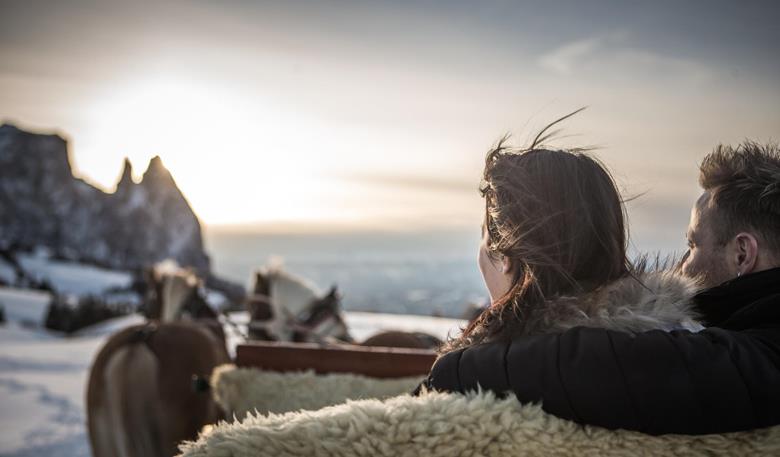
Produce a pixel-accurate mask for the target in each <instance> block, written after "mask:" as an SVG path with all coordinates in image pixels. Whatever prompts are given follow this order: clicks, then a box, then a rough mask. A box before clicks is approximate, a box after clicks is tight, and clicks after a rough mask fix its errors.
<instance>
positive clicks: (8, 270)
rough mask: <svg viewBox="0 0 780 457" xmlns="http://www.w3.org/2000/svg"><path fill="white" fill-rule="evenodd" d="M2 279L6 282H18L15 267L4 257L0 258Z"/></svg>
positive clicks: (0, 275)
mask: <svg viewBox="0 0 780 457" xmlns="http://www.w3.org/2000/svg"><path fill="white" fill-rule="evenodd" d="M0 281H4V282H5V283H6V284H13V283H14V282H16V271H15V270H14V267H12V266H11V265H9V264H8V262H6V261H5V260H3V259H0Z"/></svg>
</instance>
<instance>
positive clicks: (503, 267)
mask: <svg viewBox="0 0 780 457" xmlns="http://www.w3.org/2000/svg"><path fill="white" fill-rule="evenodd" d="M577 112H578V111H576V112H574V113H572V114H569V115H568V116H565V117H563V118H561V119H559V120H557V121H555V122H553V123H552V124H550V125H548V126H547V127H546V128H545V129H544V130H542V131H541V132H540V133H539V134H538V135H537V136H536V138H535V139H534V141H533V142H532V143H531V145H530V146H529V147H528V148H524V149H513V148H510V147H508V146H506V145H505V143H506V138H504V139H502V140H501V141H500V142H499V143H498V145H497V146H496V147H495V148H494V149H492V150H491V151H490V152H489V153H488V155H487V158H486V160H485V169H484V173H483V180H482V184H481V186H480V191H481V193H482V196H483V197H484V198H485V219H484V223H483V227H482V242H481V244H480V248H479V268H480V271H481V273H482V276H483V278H484V281H485V284H486V286H487V289H488V292H489V294H490V300H491V305H490V306H489V307H488V308H487V309H486V310H485V311H484V312H482V313H481V314H480V315H479V316H478V317H477V318H476V319H475V320H474V321H473V322H471V323H470V324H469V325H468V327H467V328H466V329H465V330H464V331H463V334H462V335H461V336H460V337H458V338H457V339H455V340H451V341H449V342H448V343H447V344H446V345H445V346H444V347H443V348H442V352H449V351H453V350H455V349H460V348H463V347H467V346H470V345H474V344H479V343H483V342H488V341H494V340H506V341H509V340H512V339H513V338H516V337H518V336H522V335H531V334H538V333H545V332H557V331H562V330H565V329H567V328H570V327H574V326H593V327H607V328H614V329H618V330H624V331H632V332H638V331H644V330H650V329H665V330H671V329H675V328H688V329H698V328H700V327H699V326H698V325H697V324H696V323H695V322H693V319H692V317H693V316H692V313H691V312H690V310H689V307H688V299H689V297H690V295H691V293H692V291H693V289H694V287H695V286H694V285H693V284H692V283H690V282H689V281H687V280H684V279H682V278H679V277H677V276H674V275H672V274H671V273H664V272H654V273H644V272H642V271H640V270H644V267H643V266H641V267H632V266H631V264H630V262H629V261H628V259H627V257H626V244H627V234H626V232H627V230H626V226H625V208H624V206H623V201H622V199H621V197H620V194H619V192H618V190H617V187H616V185H615V181H614V179H613V178H612V176H611V175H610V174H609V172H608V171H607V169H606V167H604V165H602V164H601V163H600V162H599V161H598V160H597V159H595V158H593V157H591V156H590V155H588V154H587V153H586V151H585V150H582V149H570V150H566V151H564V150H554V149H549V148H547V147H545V146H544V142H545V141H546V140H548V139H549V138H550V136H551V134H550V133H548V132H549V130H550V128H551V127H552V126H554V125H555V124H557V123H559V122H560V121H562V120H564V119H566V118H568V117H570V116H572V115H573V114H576V113H577Z"/></svg>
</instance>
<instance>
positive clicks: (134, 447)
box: [87, 272, 230, 457]
mask: <svg viewBox="0 0 780 457" xmlns="http://www.w3.org/2000/svg"><path fill="white" fill-rule="evenodd" d="M158 282H159V283H158ZM197 284H198V282H197V281H192V278H191V277H189V276H188V274H186V273H181V272H177V273H175V274H165V275H161V276H159V277H158V278H157V279H156V280H155V283H154V284H151V285H152V286H153V288H154V289H156V290H158V291H161V293H160V295H159V297H160V300H159V303H154V302H150V304H151V305H152V306H149V307H148V308H150V309H154V308H155V306H157V309H159V312H160V317H162V318H163V319H165V318H167V319H169V321H167V322H159V321H156V320H155V321H150V322H148V323H146V324H142V325H135V326H132V327H128V328H126V329H124V330H121V331H120V332H118V333H116V334H114V335H112V336H111V337H110V338H109V339H108V341H107V342H106V344H105V345H104V346H103V348H102V349H101V350H100V352H98V354H97V356H96V358H95V360H94V362H93V364H92V369H91V371H90V376H89V382H88V385H87V414H88V416H87V417H88V420H87V422H88V426H89V435H90V444H91V445H92V453H93V455H94V456H95V457H109V456H122V457H135V456H153V457H156V456H160V457H169V456H172V455H174V454H176V453H177V445H178V443H179V442H181V441H182V440H185V439H194V438H196V437H197V434H198V431H199V430H200V429H201V428H202V427H203V426H204V425H206V424H212V423H215V422H216V421H217V420H219V419H220V418H221V411H220V410H219V409H218V407H217V405H216V403H215V402H214V400H213V399H212V398H211V395H210V393H209V392H205V391H203V389H199V388H195V387H196V386H195V383H194V382H193V379H194V377H198V378H199V379H203V378H206V379H207V378H208V377H209V376H210V374H211V372H212V370H213V369H214V368H215V367H216V366H218V365H220V364H223V363H228V362H229V361H230V357H229V356H228V353H227V350H226V348H225V341H224V334H223V333H222V329H221V328H217V327H218V326H219V324H218V323H217V322H216V321H215V320H213V319H211V320H207V322H208V323H209V325H203V324H202V323H201V322H200V321H199V320H196V319H187V320H180V321H176V320H170V319H181V318H182V316H183V314H182V313H181V310H182V309H186V308H187V307H188V306H189V305H188V302H189V301H191V300H192V297H193V295H192V291H193V290H194V289H195V288H196V287H197ZM204 303H205V302H204ZM199 312H201V311H195V312H191V314H197V313H199ZM198 387H200V386H198Z"/></svg>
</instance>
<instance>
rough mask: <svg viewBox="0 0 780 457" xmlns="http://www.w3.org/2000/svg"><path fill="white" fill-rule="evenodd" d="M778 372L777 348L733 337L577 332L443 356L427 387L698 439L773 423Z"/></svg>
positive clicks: (714, 332) (779, 413)
mask: <svg viewBox="0 0 780 457" xmlns="http://www.w3.org/2000/svg"><path fill="white" fill-rule="evenodd" d="M779 367H780V357H778V352H777V348H774V347H772V346H771V345H766V344H764V343H763V342H762V341H761V340H760V339H756V338H751V336H750V335H745V334H740V333H738V332H729V331H725V330H720V329H709V330H705V331H703V332H700V333H690V332H685V331H676V332H663V331H652V332H647V333H641V334H638V335H631V334H627V333H621V332H616V331H609V330H604V329H595V328H575V329H571V330H569V331H567V332H564V333H561V334H550V335H538V336H532V337H525V338H520V339H516V340H514V341H512V342H503V343H488V344H483V345H478V346H474V347H470V348H466V349H461V350H458V351H455V352H452V353H449V354H446V355H444V356H442V357H441V358H439V360H437V362H436V363H435V364H434V366H433V368H432V370H431V373H430V375H429V377H428V379H427V380H426V382H425V384H426V386H427V387H428V388H432V389H435V390H443V391H451V392H467V391H471V390H477V388H478V386H479V387H480V388H482V389H485V390H491V391H494V392H496V393H501V394H504V393H514V394H515V395H516V396H517V399H518V400H519V401H520V402H523V403H531V402H541V403H542V407H543V408H544V410H545V411H547V412H549V413H551V414H554V415H556V416H559V417H562V418H565V419H569V420H572V421H575V422H579V423H583V424H591V425H598V426H602V427H606V428H610V429H617V428H623V429H630V430H637V431H641V432H644V433H650V434H664V433H686V434H705V433H722V432H728V431H738V430H748V429H754V428H760V427H766V426H769V425H774V424H778V423H780V368H779Z"/></svg>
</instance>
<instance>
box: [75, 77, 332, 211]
mask: <svg viewBox="0 0 780 457" xmlns="http://www.w3.org/2000/svg"><path fill="white" fill-rule="evenodd" d="M179 81H180V80H179V79H177V80H176V82H175V83H174V82H172V81H165V80H149V81H145V82H143V83H140V84H133V85H129V86H128V87H126V88H123V89H121V90H118V91H117V92H116V94H113V95H109V96H107V97H105V98H102V99H101V100H100V102H99V103H97V104H95V105H94V107H93V108H92V110H91V111H90V112H91V116H90V117H91V126H90V128H89V132H87V137H86V138H78V139H77V140H78V142H77V143H76V147H77V148H78V150H79V156H78V158H79V162H78V164H79V169H81V170H85V169H86V170H90V169H91V168H94V167H95V165H97V164H98V163H99V162H100V161H101V160H103V159H104V158H105V157H106V156H110V157H111V158H112V160H113V159H114V158H115V157H116V156H115V155H114V154H115V153H116V152H121V154H123V155H125V156H127V157H128V158H129V159H130V161H131V163H132V164H133V166H134V175H135V178H136V179H138V178H139V176H140V175H141V174H142V173H143V171H144V170H145V167H146V164H147V163H148V161H149V160H150V159H151V158H152V157H154V156H155V155H160V156H161V157H162V159H163V163H164V164H165V166H166V167H167V168H168V169H169V170H170V171H171V173H172V174H173V176H174V178H175V179H176V182H177V184H178V185H179V187H180V188H181V190H182V192H183V193H184V195H185V196H186V197H187V198H188V200H189V201H190V204H191V205H192V207H193V209H195V211H196V212H197V214H198V215H199V217H200V218H201V219H202V220H204V221H206V222H207V223H209V224H227V223H231V224H237V223H248V222H264V221H282V220H284V221H296V220H310V219H311V220H317V219H319V218H321V217H327V215H325V214H322V209H321V208H318V207H317V205H316V201H313V200H315V199H314V198H312V197H313V196H316V195H322V193H323V192H330V191H337V189H334V186H336V184H337V183H333V182H331V181H329V180H327V179H324V178H322V177H321V176H318V169H317V166H318V163H317V160H316V157H311V156H308V157H306V160H301V154H303V153H305V152H302V151H301V148H300V146H299V144H298V143H297V142H296V141H295V139H296V138H300V134H299V132H296V124H297V120H296V119H295V116H294V115H290V114H289V113H283V112H281V111H279V110H276V109H274V107H272V106H270V105H269V104H267V103H264V101H263V100H262V99H260V98H259V97H254V98H248V97H239V95H238V94H237V93H233V92H231V91H229V90H226V89H224V88H221V87H220V86H218V85H215V84H212V85H208V84H204V83H182V82H179ZM109 151H110V152H112V153H113V154H106V153H107V152H109ZM321 153H322V151H319V153H318V154H317V155H320V154H321ZM101 165H102V166H104V167H113V168H112V169H113V170H117V169H118V167H119V166H120V164H119V163H105V164H101ZM113 173H114V174H113V176H116V174H115V173H116V171H114V172H113ZM93 175H94V173H93ZM98 184H100V185H103V186H104V187H106V188H109V189H110V188H111V187H112V186H113V185H114V184H115V183H114V182H107V180H105V179H104V180H102V181H101V180H100V179H99V177H98Z"/></svg>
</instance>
